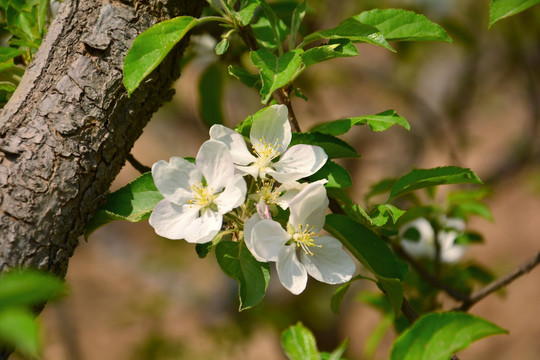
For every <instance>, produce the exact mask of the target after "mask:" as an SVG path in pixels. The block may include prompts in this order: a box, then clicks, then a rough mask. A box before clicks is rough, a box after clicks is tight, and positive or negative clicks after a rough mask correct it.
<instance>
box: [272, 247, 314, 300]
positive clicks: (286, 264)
mask: <svg viewBox="0 0 540 360" xmlns="http://www.w3.org/2000/svg"><path fill="white" fill-rule="evenodd" d="M276 269H277V273H278V276H279V281H281V284H282V285H283V286H284V287H285V289H287V290H289V291H290V292H292V293H293V294H294V295H298V294H300V293H301V292H302V291H304V289H305V288H306V284H307V271H306V269H305V267H304V265H302V264H301V263H300V261H299V260H298V256H296V246H295V245H294V244H293V245H289V246H285V247H283V248H282V249H281V252H280V253H279V256H278V259H277V262H276Z"/></svg>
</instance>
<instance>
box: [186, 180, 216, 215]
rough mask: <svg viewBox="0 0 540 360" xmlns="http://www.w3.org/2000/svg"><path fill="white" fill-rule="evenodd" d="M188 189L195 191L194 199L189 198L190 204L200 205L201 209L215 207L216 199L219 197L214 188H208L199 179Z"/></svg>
mask: <svg viewBox="0 0 540 360" xmlns="http://www.w3.org/2000/svg"><path fill="white" fill-rule="evenodd" d="M188 189H189V190H191V192H192V193H193V200H188V204H192V205H197V206H200V207H201V210H206V209H208V208H211V207H213V205H214V200H215V199H216V198H217V194H214V188H208V186H205V185H204V184H203V183H202V182H201V181H199V182H198V183H197V184H193V185H191V186H188Z"/></svg>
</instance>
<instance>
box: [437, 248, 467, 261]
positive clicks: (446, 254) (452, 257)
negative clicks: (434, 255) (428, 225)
mask: <svg viewBox="0 0 540 360" xmlns="http://www.w3.org/2000/svg"><path fill="white" fill-rule="evenodd" d="M465 251H466V248H465V247H464V246H461V245H454V246H452V247H451V248H450V249H446V250H445V251H442V250H441V261H442V262H444V263H455V262H457V261H458V260H459V259H461V257H462V256H463V255H464V254H465Z"/></svg>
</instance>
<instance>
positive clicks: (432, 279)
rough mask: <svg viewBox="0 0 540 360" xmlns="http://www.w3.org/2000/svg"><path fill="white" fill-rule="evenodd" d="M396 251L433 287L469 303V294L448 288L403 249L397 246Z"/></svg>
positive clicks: (455, 298)
mask: <svg viewBox="0 0 540 360" xmlns="http://www.w3.org/2000/svg"><path fill="white" fill-rule="evenodd" d="M394 250H395V251H396V252H397V253H399V254H400V255H401V257H403V258H404V259H405V260H406V261H407V262H408V263H409V264H411V266H412V267H413V268H414V269H415V270H416V271H417V272H418V274H419V275H420V276H421V277H422V278H423V279H424V280H425V281H426V282H428V283H429V284H430V285H431V286H433V287H435V288H437V289H440V290H443V291H444V292H445V293H447V294H448V295H450V297H452V298H453V299H454V300H457V301H467V300H468V299H469V296H468V295H467V294H464V293H462V292H461V291H459V290H457V289H454V288H453V287H451V286H448V285H447V284H445V283H444V282H442V281H441V280H440V279H439V278H438V277H436V276H434V275H432V274H431V273H429V272H428V271H427V270H426V269H425V268H424V267H423V266H422V265H421V264H420V263H419V262H418V261H416V260H415V259H413V258H412V257H411V256H410V255H409V254H407V253H406V252H405V251H403V249H401V248H400V247H397V246H395V247H394Z"/></svg>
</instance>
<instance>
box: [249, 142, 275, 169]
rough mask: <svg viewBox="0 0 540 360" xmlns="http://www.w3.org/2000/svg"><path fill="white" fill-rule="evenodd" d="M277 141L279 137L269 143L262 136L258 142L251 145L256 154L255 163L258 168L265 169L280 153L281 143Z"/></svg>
mask: <svg viewBox="0 0 540 360" xmlns="http://www.w3.org/2000/svg"><path fill="white" fill-rule="evenodd" d="M278 141H279V139H276V140H275V141H274V142H273V143H269V142H267V141H266V139H265V138H264V137H262V138H261V139H259V143H258V144H256V145H253V151H254V152H255V154H257V160H256V161H255V164H256V165H257V167H258V168H260V169H266V168H267V167H268V165H270V163H271V162H272V160H273V159H274V158H276V157H278V156H279V155H281V152H280V151H279V148H280V147H281V145H280V144H278V143H277V142H278Z"/></svg>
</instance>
